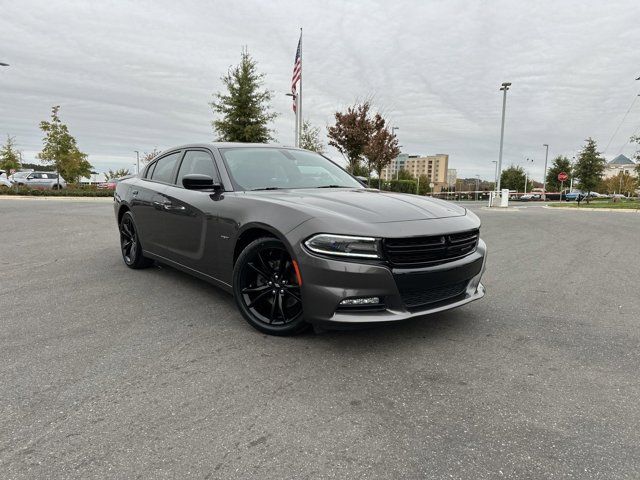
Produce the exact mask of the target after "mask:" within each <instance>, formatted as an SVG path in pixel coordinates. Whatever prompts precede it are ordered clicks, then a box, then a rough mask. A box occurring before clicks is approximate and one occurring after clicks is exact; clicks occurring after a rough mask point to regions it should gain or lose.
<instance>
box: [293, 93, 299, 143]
mask: <svg viewBox="0 0 640 480" xmlns="http://www.w3.org/2000/svg"><path fill="white" fill-rule="evenodd" d="M299 96H300V94H298V95H296V96H295V98H294V99H293V101H294V102H295V103H296V131H295V137H294V139H293V146H294V147H298V128H299V126H298V108H299V107H298V97H299Z"/></svg>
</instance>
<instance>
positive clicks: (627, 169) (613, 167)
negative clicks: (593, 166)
mask: <svg viewBox="0 0 640 480" xmlns="http://www.w3.org/2000/svg"><path fill="white" fill-rule="evenodd" d="M637 165H638V164H637V163H636V162H634V161H633V160H631V159H630V158H629V157H626V156H625V155H618V156H617V157H616V158H614V159H613V160H611V161H610V162H609V163H607V165H606V166H605V168H604V178H611V177H616V176H618V175H619V174H620V173H621V172H622V173H628V174H630V175H631V176H633V177H637V176H638V173H637V172H636V166H637Z"/></svg>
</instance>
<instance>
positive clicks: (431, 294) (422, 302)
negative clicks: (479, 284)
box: [400, 280, 469, 308]
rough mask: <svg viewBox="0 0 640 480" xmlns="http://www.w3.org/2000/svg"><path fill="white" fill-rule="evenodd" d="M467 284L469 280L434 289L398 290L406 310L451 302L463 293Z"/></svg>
mask: <svg viewBox="0 0 640 480" xmlns="http://www.w3.org/2000/svg"><path fill="white" fill-rule="evenodd" d="M468 283H469V280H465V281H462V282H457V283H453V284H451V285H444V286H441V287H435V288H424V287H410V288H400V296H401V297H402V302H403V303H404V304H405V306H406V307H407V308H417V307H429V306H431V307H433V306H435V304H437V303H439V302H443V301H444V300H451V299H454V298H455V297H458V296H461V295H462V294H463V293H464V292H465V290H466V288H467V284H468Z"/></svg>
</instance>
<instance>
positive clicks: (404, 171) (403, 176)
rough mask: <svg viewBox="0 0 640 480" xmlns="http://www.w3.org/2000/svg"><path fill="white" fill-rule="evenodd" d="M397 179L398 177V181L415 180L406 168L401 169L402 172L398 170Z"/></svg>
mask: <svg viewBox="0 0 640 480" xmlns="http://www.w3.org/2000/svg"><path fill="white" fill-rule="evenodd" d="M396 177H398V178H397V180H415V177H414V176H413V175H411V172H409V170H407V169H406V168H401V169H400V170H398V173H397V174H396Z"/></svg>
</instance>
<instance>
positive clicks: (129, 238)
mask: <svg viewBox="0 0 640 480" xmlns="http://www.w3.org/2000/svg"><path fill="white" fill-rule="evenodd" d="M120 250H121V251H122V259H123V260H124V263H125V264H126V265H127V267H129V268H134V269H138V268H146V267H148V266H149V265H151V264H152V263H153V260H151V259H149V258H147V257H145V256H144V255H143V254H142V246H141V245H140V237H139V236H138V229H137V228H136V224H135V221H134V220H133V215H131V212H125V213H124V215H122V219H121V220H120Z"/></svg>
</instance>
